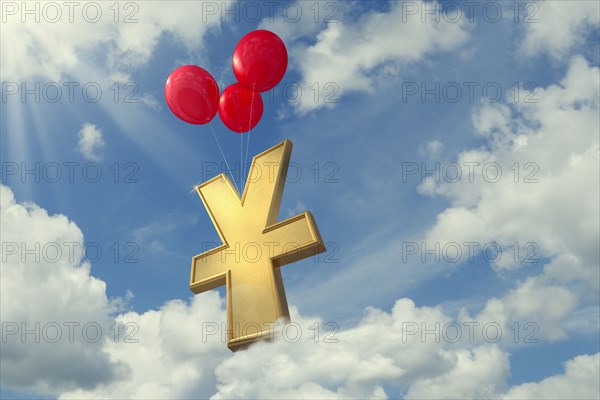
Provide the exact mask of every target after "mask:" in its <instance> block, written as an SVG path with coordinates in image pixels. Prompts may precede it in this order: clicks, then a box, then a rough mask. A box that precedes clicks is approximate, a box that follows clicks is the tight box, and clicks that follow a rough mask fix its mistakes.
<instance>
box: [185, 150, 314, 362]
mask: <svg viewBox="0 0 600 400" xmlns="http://www.w3.org/2000/svg"><path fill="white" fill-rule="evenodd" d="M291 152H292V142H290V141H289V140H286V141H284V142H282V143H280V144H278V145H277V146H275V147H272V148H271V149H269V150H267V151H264V152H262V153H261V154H259V155H257V156H255V157H254V159H253V161H252V165H251V167H250V172H249V174H248V179H247V180H246V187H245V189H244V193H243V195H242V197H241V198H240V195H239V193H238V191H237V190H236V189H235V187H234V186H233V184H232V183H231V181H230V180H229V178H228V177H227V176H226V175H225V174H221V175H219V176H216V177H214V178H212V179H210V180H209V181H207V182H205V183H203V184H201V185H198V186H197V187H196V190H197V191H198V194H199V195H200V198H201V199H202V202H203V203H204V206H205V207H206V210H207V211H208V213H209V215H210V218H211V219H212V222H213V224H214V225H215V228H216V229H217V231H218V233H219V237H220V238H221V241H222V242H223V244H222V245H221V246H219V247H216V248H214V249H211V250H209V251H207V252H204V253H202V254H199V255H197V256H195V257H193V258H192V273H191V277H190V289H191V290H192V291H193V292H194V293H201V292H204V291H207V290H210V289H214V288H216V287H219V286H223V285H225V287H226V291H227V346H228V347H229V348H230V349H231V350H234V351H235V350H237V349H239V348H241V347H244V346H246V345H248V344H250V343H252V342H255V341H257V340H260V339H264V338H267V337H270V335H272V334H273V326H274V325H273V323H276V322H277V321H278V320H280V319H283V320H289V311H288V306H287V301H286V298H285V290H284V288H283V280H282V279H281V271H280V269H279V267H281V266H282V265H285V264H289V263H291V262H294V261H298V260H300V259H303V258H306V257H310V256H313V255H315V254H319V253H321V252H323V251H325V246H324V244H323V240H322V239H321V235H320V234H319V230H318V228H317V225H316V223H315V221H314V219H313V217H312V215H311V214H310V213H309V212H304V213H302V214H299V215H296V216H294V217H291V218H288V219H286V220H284V221H281V222H277V217H278V215H279V207H280V204H281V198H282V196H283V187H284V184H285V178H286V174H287V168H288V164H289V162H290V155H291Z"/></svg>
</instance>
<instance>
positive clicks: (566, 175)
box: [419, 57, 600, 341]
mask: <svg viewBox="0 0 600 400" xmlns="http://www.w3.org/2000/svg"><path fill="white" fill-rule="evenodd" d="M599 72H600V71H599V69H598V68H597V67H593V66H590V65H589V64H588V63H587V61H586V60H585V59H584V58H583V57H575V58H573V59H572V61H571V63H570V66H569V68H568V71H567V72H566V75H565V77H564V78H563V79H562V80H561V81H560V83H559V84H555V85H550V86H548V87H546V88H538V89H535V91H532V93H535V98H534V99H535V102H521V103H513V104H493V105H492V104H488V105H484V106H482V107H481V108H480V109H479V110H478V111H476V112H475V113H474V115H473V125H474V128H475V131H476V133H477V134H478V135H480V136H481V137H482V138H484V140H485V141H486V145H485V146H481V147H479V148H473V149H467V150H465V151H463V152H461V153H460V154H459V155H458V159H457V160H456V162H455V163H456V165H459V166H460V167H461V169H462V172H463V176H462V177H461V179H460V180H458V181H457V182H451V181H449V180H447V179H445V177H441V178H440V177H439V176H438V177H437V178H436V177H435V176H428V177H427V179H426V181H425V182H424V183H423V184H421V186H420V188H419V190H420V192H421V193H422V194H424V195H430V196H443V197H445V198H447V199H448V200H449V201H450V202H451V203H452V206H451V207H449V208H447V209H446V210H444V211H443V212H442V213H440V214H439V215H438V217H437V221H436V223H435V224H434V226H433V227H431V228H430V229H429V230H428V231H427V232H426V235H425V238H424V240H425V241H426V242H427V243H428V246H429V247H428V248H432V247H433V246H434V244H435V243H439V244H440V245H441V246H443V245H444V244H447V243H460V244H464V243H468V242H471V243H479V244H487V243H497V244H498V246H499V247H500V248H501V249H503V253H502V256H501V257H495V256H494V257H491V258H492V260H493V261H492V263H491V264H492V266H493V267H494V268H495V269H496V270H497V271H499V272H510V271H512V270H515V269H519V268H526V267H527V266H528V265H531V264H530V263H528V261H532V260H540V261H543V260H544V259H548V260H549V261H548V262H547V263H546V265H545V266H544V271H543V272H542V273H541V274H539V275H534V276H530V277H528V278H526V279H525V280H524V281H522V282H520V283H518V284H517V287H516V288H514V289H513V290H511V291H510V292H509V293H507V294H506V295H504V296H503V297H501V298H493V299H489V300H488V302H487V304H486V306H485V307H484V309H483V310H482V311H481V312H480V313H479V315H478V316H477V317H476V318H477V319H478V320H482V321H485V320H491V321H498V322H499V323H502V321H504V323H505V325H504V327H507V325H508V324H509V323H510V322H509V321H515V320H521V321H525V320H527V321H536V323H538V324H539V328H540V335H541V336H540V337H543V338H546V339H548V340H550V341H553V340H559V339H563V338H565V337H566V335H567V332H566V331H565V328H566V327H568V324H566V322H567V320H568V319H569V318H570V316H571V315H572V314H573V312H574V311H575V309H576V308H577V307H586V306H588V305H591V306H594V304H595V306H594V307H596V309H597V304H598V287H599V285H598V282H599V279H600V277H599V270H598V264H599V262H600V260H599V259H598V252H597V244H598V241H599V240H600V233H599V229H598V225H597V223H596V222H597V221H598V219H600V212H599V205H598V190H599V187H598V186H599V184H598V182H599V181H600V176H599V171H600V164H599V157H598V154H599V152H600V147H599V138H598V131H599V130H600V126H599V121H598V113H599V111H600V110H599V101H598V98H599V93H598V87H599V85H600V82H599ZM468 166H470V167H471V168H472V169H469V168H468ZM488 166H492V167H493V168H488ZM541 205H543V206H541ZM575 205H577V206H575ZM592 221H596V222H592ZM480 248H481V247H480ZM480 248H479V249H480ZM517 251H520V252H519V253H516V252H517ZM465 254H466V253H465ZM516 254H518V257H516V258H517V259H515V255H516ZM465 258H466V255H464V254H463V261H464V260H465Z"/></svg>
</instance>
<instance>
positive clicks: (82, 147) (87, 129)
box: [77, 123, 106, 161]
mask: <svg viewBox="0 0 600 400" xmlns="http://www.w3.org/2000/svg"><path fill="white" fill-rule="evenodd" d="M77 138H78V139H79V141H78V142H77V151H78V152H80V153H81V155H83V156H84V157H85V158H86V159H88V160H90V161H100V160H101V159H102V157H101V155H100V154H99V151H100V150H102V148H104V147H105V146H106V143H105V142H104V139H103V138H102V131H101V130H100V129H98V127H97V126H96V125H93V124H89V123H85V124H83V125H82V126H81V129H80V130H79V132H78V133H77Z"/></svg>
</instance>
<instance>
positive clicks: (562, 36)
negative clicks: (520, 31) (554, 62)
mask: <svg viewBox="0 0 600 400" xmlns="http://www.w3.org/2000/svg"><path fill="white" fill-rule="evenodd" d="M524 11H525V12H526V13H527V14H528V16H527V17H524V18H525V21H526V23H525V24H524V25H525V35H524V37H523V40H522V42H521V50H522V51H523V52H524V53H525V54H527V55H529V56H533V55H537V54H543V53H547V54H548V55H550V57H552V58H554V59H560V58H563V57H565V56H567V55H568V54H569V53H570V51H572V50H573V49H574V48H576V47H577V46H580V45H582V44H583V43H584V42H585V40H586V38H587V37H588V35H589V34H590V33H591V32H593V30H594V29H598V27H600V5H598V3H597V2H595V1H569V2H566V1H537V2H535V3H530V4H528V5H527V6H526V7H525V10H524Z"/></svg>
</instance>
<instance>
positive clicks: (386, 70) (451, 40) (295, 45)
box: [261, 1, 468, 113]
mask: <svg viewBox="0 0 600 400" xmlns="http://www.w3.org/2000/svg"><path fill="white" fill-rule="evenodd" d="M336 4H337V3H336ZM424 4H425V3H424V2H417V3H415V6H416V7H420V9H423V8H424V7H425V5H424ZM348 7H351V6H348ZM403 7H404V3H403V2H401V1H396V2H391V3H390V10H389V11H388V12H376V11H371V12H369V13H366V14H364V15H362V16H360V17H358V18H355V17H353V16H352V13H351V12H344V10H343V9H340V10H339V12H338V13H337V14H336V21H335V22H329V23H328V24H326V26H325V28H324V29H322V30H320V29H321V24H315V23H314V22H313V21H312V19H311V18H304V20H305V21H304V22H303V23H301V24H285V23H284V22H282V18H283V17H280V18H278V19H275V20H274V21H273V22H267V21H263V23H262V24H261V27H263V28H265V29H271V30H273V31H274V32H276V33H278V34H281V35H282V37H283V38H284V40H288V41H289V42H291V43H289V42H288V43H287V44H288V47H289V50H290V57H291V59H292V61H293V64H292V65H294V66H296V68H298V69H299V72H300V73H301V75H302V82H301V83H300V87H301V93H302V96H301V97H300V99H299V101H298V102H297V103H296V104H295V106H296V109H297V111H299V112H300V113H305V112H308V111H311V110H314V109H317V108H320V107H333V106H334V105H335V103H334V102H331V101H330V100H332V99H339V98H340V97H341V96H343V95H344V94H346V93H349V92H362V93H368V94H372V93H375V91H376V89H377V88H378V87H379V86H382V85H386V84H387V83H386V82H387V81H388V80H389V78H390V77H394V78H395V77H397V76H398V75H399V70H400V68H401V67H402V66H404V65H407V64H409V63H414V62H418V61H420V60H422V59H423V58H425V57H426V56H428V55H429V54H432V53H435V52H438V51H449V50H454V49H456V48H458V47H459V46H460V45H461V44H463V43H464V42H465V41H466V39H467V37H468V34H467V32H466V30H465V29H464V24H463V22H464V21H459V22H456V23H451V22H447V21H446V20H445V19H443V18H440V22H435V18H433V17H431V18H427V19H426V22H422V21H421V17H420V16H409V17H407V16H406V12H405V10H403ZM429 8H432V7H430V6H428V9H429ZM349 11H351V10H349ZM338 14H339V16H338ZM307 15H311V14H310V13H307ZM290 25H294V26H290ZM316 32H318V34H317V35H316V42H315V43H313V44H306V42H305V41H301V40H298V41H294V40H295V39H298V38H301V37H302V36H305V35H306V36H310V37H311V38H312V37H313V35H314V34H315V33H316ZM315 83H317V84H318V86H319V90H320V92H319V95H318V96H317V99H316V100H317V101H315V95H314V92H315V86H314V85H315ZM311 87H312V89H311ZM328 96H329V97H328Z"/></svg>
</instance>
